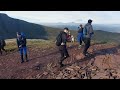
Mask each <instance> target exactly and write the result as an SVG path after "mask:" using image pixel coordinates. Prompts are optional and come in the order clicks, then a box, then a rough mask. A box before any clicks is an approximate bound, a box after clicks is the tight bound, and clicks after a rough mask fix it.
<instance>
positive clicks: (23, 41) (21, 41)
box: [17, 32, 28, 63]
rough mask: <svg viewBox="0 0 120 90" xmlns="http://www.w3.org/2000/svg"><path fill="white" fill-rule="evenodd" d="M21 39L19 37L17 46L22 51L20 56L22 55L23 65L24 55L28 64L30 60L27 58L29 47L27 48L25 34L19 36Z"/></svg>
mask: <svg viewBox="0 0 120 90" xmlns="http://www.w3.org/2000/svg"><path fill="white" fill-rule="evenodd" d="M18 36H19V37H17V45H18V48H19V51H20V55H21V63H23V62H24V58H23V54H24V55H25V58H26V62H28V58H27V46H26V43H27V42H26V37H25V34H24V33H23V32H22V33H19V34H18Z"/></svg>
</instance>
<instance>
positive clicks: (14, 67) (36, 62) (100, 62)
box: [0, 44, 120, 79]
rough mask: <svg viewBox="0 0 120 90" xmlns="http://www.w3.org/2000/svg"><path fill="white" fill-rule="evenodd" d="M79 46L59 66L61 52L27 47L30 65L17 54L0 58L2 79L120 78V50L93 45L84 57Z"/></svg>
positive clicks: (114, 47)
mask: <svg viewBox="0 0 120 90" xmlns="http://www.w3.org/2000/svg"><path fill="white" fill-rule="evenodd" d="M82 50H83V48H81V49H78V45H71V46H69V47H68V51H69V54H70V57H69V58H67V59H66V60H65V61H64V64H65V66H64V67H63V68H60V67H59V64H58V60H59V58H60V53H59V52H58V49H57V48H56V47H55V48H48V49H40V48H37V47H32V48H28V56H29V62H25V63H23V64H21V63H20V56H19V53H18V51H14V52H13V51H12V52H10V53H7V55H5V54H4V55H2V56H0V79H120V47H119V46H117V45H112V44H109V45H108V44H98V45H92V46H91V47H90V49H89V52H90V56H89V57H84V56H83V55H82V53H81V52H82Z"/></svg>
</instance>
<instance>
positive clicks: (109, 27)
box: [41, 22, 120, 33]
mask: <svg viewBox="0 0 120 90" xmlns="http://www.w3.org/2000/svg"><path fill="white" fill-rule="evenodd" d="M41 24H42V25H45V26H50V27H55V28H60V29H63V28H64V27H68V28H69V29H71V30H78V27H79V25H80V24H83V26H84V25H85V23H74V22H70V23H41ZM93 29H94V30H103V31H108V32H117V33H120V24H93Z"/></svg>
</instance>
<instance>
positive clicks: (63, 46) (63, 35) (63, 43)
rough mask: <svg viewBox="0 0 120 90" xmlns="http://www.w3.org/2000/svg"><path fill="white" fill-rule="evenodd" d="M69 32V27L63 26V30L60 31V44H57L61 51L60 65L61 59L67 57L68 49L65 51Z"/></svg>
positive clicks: (61, 63) (61, 65) (61, 64)
mask: <svg viewBox="0 0 120 90" xmlns="http://www.w3.org/2000/svg"><path fill="white" fill-rule="evenodd" d="M68 33H69V29H68V28H67V27H66V28H64V31H61V32H60V34H61V45H60V46H59V51H60V53H61V58H60V61H59V64H60V67H63V66H64V64H63V61H64V60H65V59H66V58H68V57H69V54H68V51H67V46H66V43H67V34H68Z"/></svg>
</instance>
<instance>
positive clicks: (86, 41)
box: [83, 38, 91, 54]
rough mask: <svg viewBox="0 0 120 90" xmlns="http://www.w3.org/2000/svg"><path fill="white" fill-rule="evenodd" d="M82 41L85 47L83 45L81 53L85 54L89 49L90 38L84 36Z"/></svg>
mask: <svg viewBox="0 0 120 90" xmlns="http://www.w3.org/2000/svg"><path fill="white" fill-rule="evenodd" d="M83 41H84V43H85V47H84V50H83V54H86V53H87V50H88V49H89V47H90V41H91V39H90V38H84V40H83Z"/></svg>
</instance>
